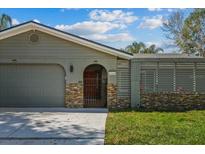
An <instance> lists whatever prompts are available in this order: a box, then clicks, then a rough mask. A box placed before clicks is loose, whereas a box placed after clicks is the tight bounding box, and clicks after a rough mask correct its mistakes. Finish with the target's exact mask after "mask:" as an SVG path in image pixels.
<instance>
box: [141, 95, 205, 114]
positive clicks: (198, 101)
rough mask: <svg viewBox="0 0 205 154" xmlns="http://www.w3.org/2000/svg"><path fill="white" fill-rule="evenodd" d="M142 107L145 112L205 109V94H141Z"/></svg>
mask: <svg viewBox="0 0 205 154" xmlns="http://www.w3.org/2000/svg"><path fill="white" fill-rule="evenodd" d="M140 102H141V103H140V106H141V108H142V109H145V110H155V111H183V110H191V109H205V93H204V94H200V93H182V92H180V93H174V92H173V93H168V92H167V93H147V94H141V100H140Z"/></svg>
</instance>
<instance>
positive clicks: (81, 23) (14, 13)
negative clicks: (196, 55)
mask: <svg viewBox="0 0 205 154" xmlns="http://www.w3.org/2000/svg"><path fill="white" fill-rule="evenodd" d="M176 10H177V9H159V8H158V9H156V8H155V9H154V8H153V9H151V8H150V9H131V8H129V9H108V8H106V9H86V8H82V9H62V8H55V9H34V8H32V9H0V14H1V13H6V14H8V15H10V16H11V17H12V19H13V24H19V23H23V22H26V21H29V20H35V21H37V22H40V23H42V24H45V25H48V26H51V27H54V28H58V29H60V30H64V31H67V32H70V33H74V34H77V35H80V36H82V37H86V38H88V39H91V40H94V41H97V42H100V43H103V44H106V45H109V46H112V47H115V48H124V47H126V46H127V45H129V44H130V43H132V42H133V41H138V42H139V41H141V42H144V43H146V44H147V45H150V44H152V43H154V44H156V45H157V46H158V47H162V48H164V50H165V52H175V51H174V50H176V49H174V48H168V44H170V41H169V40H167V39H166V38H165V36H164V33H163V32H162V30H161V25H162V22H163V20H166V18H167V17H168V16H169V14H171V13H173V12H174V11H176ZM181 11H183V12H184V13H185V15H188V14H189V13H190V12H191V11H192V9H182V10H181Z"/></svg>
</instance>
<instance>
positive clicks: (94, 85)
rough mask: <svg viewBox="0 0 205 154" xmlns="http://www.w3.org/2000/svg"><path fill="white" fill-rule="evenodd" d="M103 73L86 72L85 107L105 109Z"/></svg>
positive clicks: (95, 71) (97, 71) (99, 71)
mask: <svg viewBox="0 0 205 154" xmlns="http://www.w3.org/2000/svg"><path fill="white" fill-rule="evenodd" d="M101 90H102V71H101V70H91V69H90V70H86V71H85V72H84V107H104V106H105V102H103V101H102V95H101V94H102V93H101Z"/></svg>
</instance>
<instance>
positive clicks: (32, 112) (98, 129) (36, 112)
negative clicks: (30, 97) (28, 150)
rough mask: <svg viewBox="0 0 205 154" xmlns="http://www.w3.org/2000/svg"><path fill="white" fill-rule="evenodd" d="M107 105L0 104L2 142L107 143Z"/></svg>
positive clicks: (0, 138) (0, 140) (0, 136)
mask: <svg viewBox="0 0 205 154" xmlns="http://www.w3.org/2000/svg"><path fill="white" fill-rule="evenodd" d="M106 117H107V109H65V108H26V109H25V108H13V109H12V108H0V144H23V145H25V144H29V145H31V144H70V145H71V144H72V145H75V144H104V137H105V122H106Z"/></svg>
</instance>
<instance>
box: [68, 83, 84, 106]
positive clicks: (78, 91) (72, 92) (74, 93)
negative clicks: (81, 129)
mask: <svg viewBox="0 0 205 154" xmlns="http://www.w3.org/2000/svg"><path fill="white" fill-rule="evenodd" d="M65 106H66V107H68V108H82V107H83V84H82V83H69V84H66V92H65Z"/></svg>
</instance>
